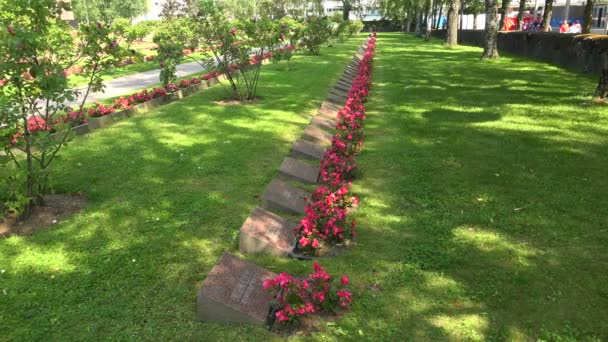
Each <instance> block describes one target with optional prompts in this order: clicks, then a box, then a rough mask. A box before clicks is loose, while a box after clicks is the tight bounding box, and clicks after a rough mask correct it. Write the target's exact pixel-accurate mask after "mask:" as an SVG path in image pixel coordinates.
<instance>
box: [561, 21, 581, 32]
mask: <svg viewBox="0 0 608 342" xmlns="http://www.w3.org/2000/svg"><path fill="white" fill-rule="evenodd" d="M559 32H560V33H581V32H583V28H582V27H581V23H580V22H579V21H578V20H576V21H575V22H574V23H572V22H570V23H569V22H567V21H565V20H564V21H562V24H561V25H560V26H559Z"/></svg>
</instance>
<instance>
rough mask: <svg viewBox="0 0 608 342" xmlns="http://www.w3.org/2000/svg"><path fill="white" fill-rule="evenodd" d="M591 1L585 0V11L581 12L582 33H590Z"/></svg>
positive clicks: (591, 18) (591, 20) (591, 21)
mask: <svg viewBox="0 0 608 342" xmlns="http://www.w3.org/2000/svg"><path fill="white" fill-rule="evenodd" d="M593 3H594V0H587V3H586V4H585V11H584V12H583V33H591V23H593Z"/></svg>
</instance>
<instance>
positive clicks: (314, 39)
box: [302, 17, 333, 55]
mask: <svg viewBox="0 0 608 342" xmlns="http://www.w3.org/2000/svg"><path fill="white" fill-rule="evenodd" d="M332 32H333V31H332V25H331V22H330V21H329V20H328V19H327V18H319V17H312V18H310V19H309V20H308V21H307V22H306V27H305V28H304V30H303V32H302V44H303V45H304V46H305V47H306V49H307V50H308V52H310V53H311V54H313V55H319V53H320V51H321V45H323V44H325V43H327V42H328V41H329V39H330V38H331V36H332Z"/></svg>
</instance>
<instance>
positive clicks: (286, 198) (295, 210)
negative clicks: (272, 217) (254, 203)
mask: <svg viewBox="0 0 608 342" xmlns="http://www.w3.org/2000/svg"><path fill="white" fill-rule="evenodd" d="M310 197H311V194H310V193H308V192H306V191H304V190H302V189H298V188H296V187H295V186H293V185H290V184H287V183H285V182H283V181H280V180H278V179H273V180H272V182H270V184H269V185H268V187H267V188H266V191H264V195H263V196H262V198H263V200H264V206H265V207H266V208H267V209H270V210H275V209H276V210H282V211H285V212H288V213H292V214H300V215H303V214H304V208H306V199H310Z"/></svg>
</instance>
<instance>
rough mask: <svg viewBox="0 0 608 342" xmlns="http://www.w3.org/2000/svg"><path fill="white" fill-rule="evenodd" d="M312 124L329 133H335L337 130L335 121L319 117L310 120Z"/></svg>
mask: <svg viewBox="0 0 608 342" xmlns="http://www.w3.org/2000/svg"><path fill="white" fill-rule="evenodd" d="M310 124H311V125H315V126H317V127H319V128H322V129H325V130H329V131H333V130H335V128H336V121H335V120H332V119H328V118H324V117H321V116H319V115H315V116H313V117H312V119H310Z"/></svg>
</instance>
